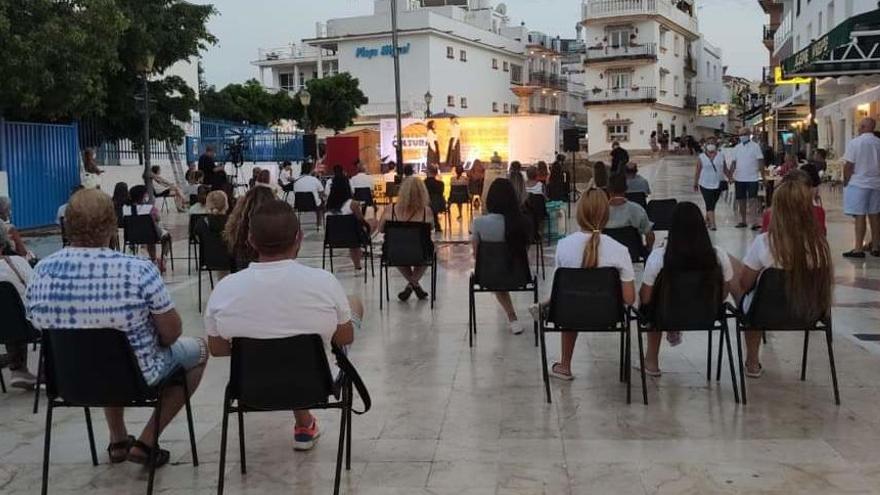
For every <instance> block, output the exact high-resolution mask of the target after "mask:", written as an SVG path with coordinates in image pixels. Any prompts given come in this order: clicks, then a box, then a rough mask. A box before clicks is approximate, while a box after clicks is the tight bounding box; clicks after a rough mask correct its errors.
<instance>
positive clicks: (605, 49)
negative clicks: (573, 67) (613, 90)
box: [586, 43, 657, 62]
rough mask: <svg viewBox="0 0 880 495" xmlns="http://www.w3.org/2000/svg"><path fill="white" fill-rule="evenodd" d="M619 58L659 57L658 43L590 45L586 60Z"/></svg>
mask: <svg viewBox="0 0 880 495" xmlns="http://www.w3.org/2000/svg"><path fill="white" fill-rule="evenodd" d="M617 58H650V59H656V58H657V43H644V44H638V45H626V46H611V45H608V46H602V47H590V48H588V49H587V55H586V59H587V60H586V61H587V62H595V61H599V60H607V59H617Z"/></svg>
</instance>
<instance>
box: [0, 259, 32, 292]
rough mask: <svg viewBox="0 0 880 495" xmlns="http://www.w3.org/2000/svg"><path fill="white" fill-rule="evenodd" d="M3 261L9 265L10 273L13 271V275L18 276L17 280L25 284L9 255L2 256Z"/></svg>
mask: <svg viewBox="0 0 880 495" xmlns="http://www.w3.org/2000/svg"><path fill="white" fill-rule="evenodd" d="M3 261H5V262H6V264H7V265H9V268H12V273H14V274H15V276H16V277H17V278H18V281H19V282H21V285H24V286H27V282H25V281H24V277H23V276H22V275H21V272H19V271H18V268H16V267H15V265H14V264H12V260H10V259H9V256H3Z"/></svg>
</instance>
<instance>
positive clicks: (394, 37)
mask: <svg viewBox="0 0 880 495" xmlns="http://www.w3.org/2000/svg"><path fill="white" fill-rule="evenodd" d="M391 50H392V53H391V56H392V58H393V59H394V107H395V112H394V116H395V120H396V121H397V140H396V141H397V146H395V148H396V149H395V151H396V155H397V156H396V158H397V180H398V182H399V181H400V180H401V179H402V178H403V123H402V122H401V116H400V113H401V112H400V44H399V43H398V33H397V0H391Z"/></svg>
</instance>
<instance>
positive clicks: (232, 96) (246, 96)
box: [200, 79, 295, 126]
mask: <svg viewBox="0 0 880 495" xmlns="http://www.w3.org/2000/svg"><path fill="white" fill-rule="evenodd" d="M200 99H201V112H202V117H203V118H210V119H220V120H229V121H232V122H248V123H250V124H256V125H265V126H269V125H273V124H277V123H278V122H279V121H281V120H282V119H292V118H295V115H294V99H293V98H292V97H291V96H290V95H289V94H288V93H287V92H284V91H279V92H276V93H270V92H269V91H266V88H264V87H263V86H262V85H261V84H260V83H259V82H258V81H257V80H256V79H251V80H249V81H247V82H245V83H244V84H230V85H228V86H226V87H224V88H223V89H221V90H219V91H218V90H217V89H216V88H215V87H213V86H210V87H208V88H206V89H205V90H204V91H203V92H202V94H201V98H200Z"/></svg>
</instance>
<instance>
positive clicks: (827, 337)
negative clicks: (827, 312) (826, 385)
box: [825, 325, 840, 406]
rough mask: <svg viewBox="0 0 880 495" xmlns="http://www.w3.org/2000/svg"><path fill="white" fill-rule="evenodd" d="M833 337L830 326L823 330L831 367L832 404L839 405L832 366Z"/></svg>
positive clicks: (834, 368) (835, 369)
mask: <svg viewBox="0 0 880 495" xmlns="http://www.w3.org/2000/svg"><path fill="white" fill-rule="evenodd" d="M833 339H834V337H833V336H832V335H831V325H828V328H826V329H825V341H826V344H827V345H828V362H829V364H830V365H831V384H832V385H833V386H834V403H835V404H837V405H838V406H839V405H840V389H839V388H838V386H837V366H835V364H834V344H833V342H832V341H833Z"/></svg>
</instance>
